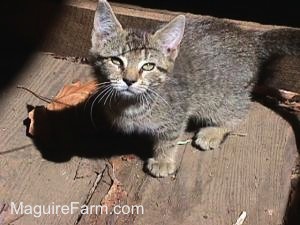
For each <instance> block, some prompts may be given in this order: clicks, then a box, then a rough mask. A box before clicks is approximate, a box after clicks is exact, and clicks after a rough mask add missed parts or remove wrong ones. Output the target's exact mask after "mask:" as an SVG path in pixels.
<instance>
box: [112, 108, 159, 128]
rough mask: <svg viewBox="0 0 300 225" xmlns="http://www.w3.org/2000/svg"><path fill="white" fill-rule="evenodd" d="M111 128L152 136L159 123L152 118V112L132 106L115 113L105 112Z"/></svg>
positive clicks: (148, 109) (154, 117)
mask: <svg viewBox="0 0 300 225" xmlns="http://www.w3.org/2000/svg"><path fill="white" fill-rule="evenodd" d="M107 116H108V118H109V120H110V123H111V124H112V126H113V127H114V128H116V129H118V130H120V131H122V132H124V133H133V132H137V133H148V134H154V133H155V132H156V131H157V130H158V129H159V127H160V126H161V123H160V121H159V120H157V119H156V118H157V116H153V110H152V109H150V108H148V107H146V106H143V105H132V106H129V107H126V108H123V109H122V110H118V111H117V112H113V113H112V112H111V111H110V112H107Z"/></svg>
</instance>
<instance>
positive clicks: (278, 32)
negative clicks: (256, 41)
mask: <svg viewBox="0 0 300 225" xmlns="http://www.w3.org/2000/svg"><path fill="white" fill-rule="evenodd" d="M260 38H261V39H260V44H262V46H261V47H262V48H261V53H263V55H262V59H263V61H264V64H263V65H264V66H263V70H262V75H263V76H261V77H260V81H261V82H262V84H264V85H266V86H268V87H272V88H275V89H285V90H289V91H293V92H297V93H300V29H293V28H282V29H275V30H271V31H265V32H263V33H261V35H260Z"/></svg>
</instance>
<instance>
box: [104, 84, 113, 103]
mask: <svg viewBox="0 0 300 225" xmlns="http://www.w3.org/2000/svg"><path fill="white" fill-rule="evenodd" d="M112 91H113V87H112V86H110V89H108V95H107V97H106V98H105V101H104V105H105V104H106V101H107V100H108V99H109V97H110V96H111V95H112Z"/></svg>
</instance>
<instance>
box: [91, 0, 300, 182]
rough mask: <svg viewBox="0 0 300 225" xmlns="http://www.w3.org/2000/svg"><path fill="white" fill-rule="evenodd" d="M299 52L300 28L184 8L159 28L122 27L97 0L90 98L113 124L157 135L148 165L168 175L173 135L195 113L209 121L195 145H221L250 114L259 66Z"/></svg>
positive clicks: (173, 162) (175, 136)
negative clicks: (255, 26) (266, 26)
mask: <svg viewBox="0 0 300 225" xmlns="http://www.w3.org/2000/svg"><path fill="white" fill-rule="evenodd" d="M299 53H300V32H299V30H296V29H295V30H291V31H288V32H286V30H285V29H278V30H276V31H265V32H262V31H260V32H254V31H245V30H241V29H240V28H239V27H238V26H237V25H235V24H234V23H231V22H228V21H224V20H222V19H217V18H212V17H197V16H192V15H189V16H188V17H187V18H186V17H185V16H183V15H179V16H177V17H176V18H174V19H173V20H172V21H171V22H169V23H168V24H166V25H165V26H163V27H162V28H160V29H158V30H157V31H156V32H154V33H151V32H149V31H148V32H147V31H133V30H125V29H123V28H122V26H121V24H120V23H119V21H118V20H117V18H116V16H115V15H114V13H113V11H112V9H111V7H110V5H109V4H108V3H107V2H106V1H105V0H100V1H99V3H98V7H97V10H96V13H95V18H94V29H93V32H92V48H91V50H90V55H91V62H92V65H93V67H94V69H95V74H96V77H97V79H98V81H99V91H98V92H97V93H96V94H97V95H96V98H95V100H94V102H93V103H99V104H98V106H99V107H102V108H103V110H104V112H105V117H106V118H107V120H108V121H109V123H110V124H111V125H112V126H113V127H114V128H115V129H117V130H119V131H121V132H124V133H127V134H131V133H136V132H137V133H145V134H148V135H150V136H151V137H152V138H153V140H154V141H155V146H154V149H153V158H150V159H148V161H147V164H146V168H147V169H148V170H149V172H150V173H151V174H152V175H153V176H156V177H166V176H168V175H170V174H172V173H174V172H175V170H176V155H177V147H176V140H177V139H178V138H179V137H180V135H182V134H183V132H184V131H185V130H186V128H187V124H188V121H189V120H190V119H193V120H194V121H196V122H197V121H198V122H199V125H201V124H203V122H204V121H205V124H206V126H205V127H202V128H200V126H199V130H198V132H197V133H196V135H195V138H194V144H195V145H196V146H197V147H199V148H200V149H202V150H211V149H216V148H218V147H219V145H220V144H221V142H222V141H223V140H224V138H225V137H226V136H227V134H228V133H229V132H230V131H232V130H233V129H234V128H235V126H236V124H238V123H239V122H240V121H241V119H242V118H243V117H244V116H245V114H246V113H247V111H248V108H249V103H250V100H251V90H252V88H253V83H254V82H253V81H255V80H256V78H257V74H258V72H259V71H260V68H261V65H262V64H263V63H264V62H265V61H266V60H267V59H268V58H269V57H270V56H272V55H274V54H279V55H280V54H299ZM93 107H95V106H93ZM92 110H93V109H92Z"/></svg>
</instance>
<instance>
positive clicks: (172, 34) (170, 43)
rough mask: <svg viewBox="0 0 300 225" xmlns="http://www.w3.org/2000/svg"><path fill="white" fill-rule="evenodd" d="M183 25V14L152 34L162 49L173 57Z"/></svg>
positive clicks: (181, 34)
mask: <svg viewBox="0 0 300 225" xmlns="http://www.w3.org/2000/svg"><path fill="white" fill-rule="evenodd" d="M184 27H185V16H184V15H179V16H177V17H175V18H174V19H173V20H172V21H171V22H169V23H168V24H167V25H165V26H164V27H163V28H161V29H160V30H158V31H156V33H155V34H154V38H155V39H156V40H158V41H159V43H160V45H161V47H162V49H163V50H164V51H165V52H166V53H169V54H170V55H171V56H172V57H173V58H174V59H175V58H176V56H177V52H178V47H179V44H180V42H181V40H182V37H183V33H184Z"/></svg>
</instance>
